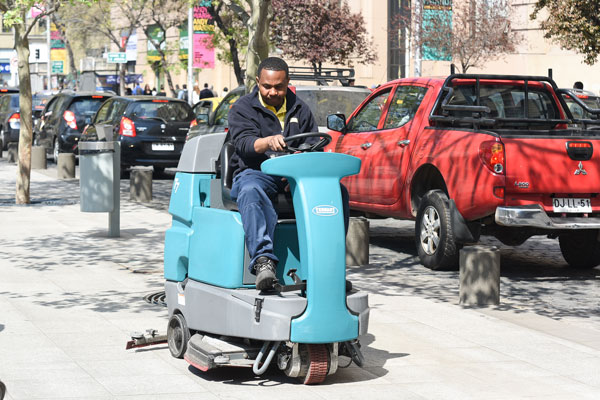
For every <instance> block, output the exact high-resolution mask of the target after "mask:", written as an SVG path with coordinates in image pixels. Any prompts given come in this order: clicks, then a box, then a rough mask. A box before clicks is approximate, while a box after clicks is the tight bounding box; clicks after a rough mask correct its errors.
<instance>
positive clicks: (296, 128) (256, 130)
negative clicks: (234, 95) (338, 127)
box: [226, 87, 319, 176]
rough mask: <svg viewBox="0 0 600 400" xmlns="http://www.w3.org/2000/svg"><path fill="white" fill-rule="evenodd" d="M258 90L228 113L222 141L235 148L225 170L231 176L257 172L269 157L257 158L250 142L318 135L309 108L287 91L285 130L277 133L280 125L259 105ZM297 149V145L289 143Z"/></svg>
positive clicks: (261, 156)
mask: <svg viewBox="0 0 600 400" xmlns="http://www.w3.org/2000/svg"><path fill="white" fill-rule="evenodd" d="M258 96H259V94H258V88H257V87H255V88H254V90H253V91H252V93H250V94H247V95H245V96H243V97H241V98H240V99H239V100H238V101H237V102H235V104H234V105H233V107H231V109H230V110H229V131H228V134H227V139H226V141H231V142H232V143H233V145H234V146H235V154H234V155H233V156H232V157H231V160H230V163H229V167H230V168H233V170H234V171H235V172H234V176H235V175H237V174H238V173H239V172H240V171H243V170H244V169H246V168H252V169H257V170H260V164H261V163H262V162H263V161H265V160H267V159H268V158H269V155H270V154H272V152H271V151H267V152H266V153H264V154H259V153H257V152H256V151H254V142H255V141H256V139H258V138H263V137H267V136H273V135H280V134H283V136H284V137H288V136H292V135H297V134H299V133H306V132H318V131H319V127H318V126H317V122H316V121H315V117H314V116H313V114H312V112H311V111H310V108H308V106H307V105H306V103H305V102H303V101H302V100H300V99H299V98H298V97H296V95H295V94H294V93H293V92H292V91H291V90H290V89H288V91H287V94H286V97H285V98H286V109H287V111H286V115H285V124H284V126H285V128H284V131H283V132H281V123H280V122H279V119H277V116H275V114H273V112H272V111H270V110H267V109H266V108H265V107H263V106H262V104H260V100H259V99H258ZM292 145H295V146H297V145H298V143H292Z"/></svg>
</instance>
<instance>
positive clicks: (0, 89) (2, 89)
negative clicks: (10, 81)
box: [0, 87, 19, 96]
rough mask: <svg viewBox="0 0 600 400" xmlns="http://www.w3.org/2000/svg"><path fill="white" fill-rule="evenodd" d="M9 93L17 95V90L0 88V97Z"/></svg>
mask: <svg viewBox="0 0 600 400" xmlns="http://www.w3.org/2000/svg"><path fill="white" fill-rule="evenodd" d="M11 93H19V89H17V88H11V87H0V96H4V95H5V94H11Z"/></svg>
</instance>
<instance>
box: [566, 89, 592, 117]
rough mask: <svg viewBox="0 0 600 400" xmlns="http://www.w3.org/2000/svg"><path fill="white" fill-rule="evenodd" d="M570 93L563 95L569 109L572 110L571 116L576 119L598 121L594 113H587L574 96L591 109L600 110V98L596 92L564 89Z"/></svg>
mask: <svg viewBox="0 0 600 400" xmlns="http://www.w3.org/2000/svg"><path fill="white" fill-rule="evenodd" d="M562 90H565V91H568V92H569V93H570V94H563V98H564V99H565V102H566V103H567V107H569V110H571V114H573V117H574V118H576V119H587V120H590V119H596V118H597V117H596V116H595V115H593V114H592V113H589V112H587V111H585V110H584V109H583V108H582V107H581V106H580V105H579V104H577V103H576V102H575V100H573V97H572V96H573V95H574V96H576V97H577V98H578V99H579V100H581V101H582V102H583V103H584V104H585V105H586V106H588V107H589V108H600V97H598V96H597V95H596V94H594V92H590V91H588V90H582V89H562Z"/></svg>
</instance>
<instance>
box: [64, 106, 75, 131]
mask: <svg viewBox="0 0 600 400" xmlns="http://www.w3.org/2000/svg"><path fill="white" fill-rule="evenodd" d="M63 118H64V119H65V122H66V123H67V125H68V126H69V128H71V129H77V121H76V119H75V113H74V112H73V111H69V110H67V111H65V113H64V114H63Z"/></svg>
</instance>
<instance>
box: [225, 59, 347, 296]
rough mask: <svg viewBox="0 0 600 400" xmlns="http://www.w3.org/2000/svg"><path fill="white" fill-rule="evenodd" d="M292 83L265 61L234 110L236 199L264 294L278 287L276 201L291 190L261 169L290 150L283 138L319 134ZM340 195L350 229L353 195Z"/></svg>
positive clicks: (277, 64)
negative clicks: (271, 158)
mask: <svg viewBox="0 0 600 400" xmlns="http://www.w3.org/2000/svg"><path fill="white" fill-rule="evenodd" d="M289 81H290V79H289V69H288V65H287V63H286V62H285V61H284V60H282V59H281V58H277V57H269V58H266V59H264V60H263V61H262V62H261V63H260V65H259V66H258V73H257V78H256V87H255V89H254V90H253V91H252V93H250V94H248V95H246V96H243V97H242V98H240V99H239V100H238V101H237V102H236V103H235V104H234V105H233V107H232V108H231V110H230V111H229V135H228V140H229V141H231V142H232V143H233V145H234V147H235V153H234V154H233V155H232V157H231V159H230V162H229V167H230V168H232V169H233V171H234V172H233V176H234V178H233V187H232V188H231V197H232V198H233V199H234V200H236V201H237V204H238V207H239V213H240V214H241V216H242V224H243V226H244V232H245V233H246V246H247V248H248V253H249V255H250V265H249V268H250V272H251V273H253V274H255V275H256V288H257V289H259V290H265V289H269V288H271V287H272V286H273V283H274V282H275V270H276V268H277V262H278V261H279V260H278V259H277V257H276V256H275V254H274V252H273V234H274V232H275V224H276V223H277V213H276V211H275V208H274V207H273V203H272V202H271V199H272V198H273V197H274V196H275V195H276V194H277V193H282V192H284V191H286V189H287V191H289V187H288V186H287V181H286V180H285V179H284V178H281V177H277V176H271V175H267V174H265V173H264V172H262V171H261V170H260V165H261V164H262V162H263V161H265V160H267V159H268V158H269V156H270V155H273V154H274V153H277V152H282V151H284V150H285V148H286V146H287V145H286V143H285V142H284V138H286V137H289V136H292V135H297V134H300V133H306V132H317V131H318V127H317V123H316V121H315V118H314V116H313V114H312V112H311V111H310V108H308V106H307V105H306V103H304V102H303V101H302V100H300V99H299V98H298V97H297V96H296V95H295V94H294V93H293V92H292V91H291V90H289V89H288V84H289ZM311 139H312V138H311ZM311 139H308V140H307V141H310V140H311ZM299 141H302V140H301V139H300V140H299ZM341 190H342V202H343V206H344V209H343V212H344V224H345V227H346V229H347V227H348V214H349V206H348V192H347V190H346V188H345V187H344V186H343V185H342V186H341Z"/></svg>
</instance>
